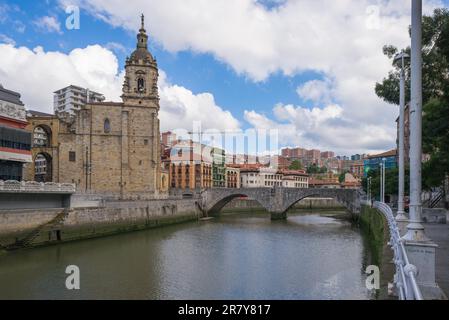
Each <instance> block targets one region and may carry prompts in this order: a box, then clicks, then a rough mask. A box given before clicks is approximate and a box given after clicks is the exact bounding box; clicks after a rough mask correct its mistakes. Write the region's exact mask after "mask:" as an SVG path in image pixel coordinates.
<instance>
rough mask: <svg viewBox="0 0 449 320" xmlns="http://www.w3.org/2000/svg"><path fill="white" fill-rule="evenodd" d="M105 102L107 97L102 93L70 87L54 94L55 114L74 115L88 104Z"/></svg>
mask: <svg viewBox="0 0 449 320" xmlns="http://www.w3.org/2000/svg"><path fill="white" fill-rule="evenodd" d="M104 100H105V97H104V95H103V94H101V93H98V92H95V91H91V90H89V89H85V88H82V87H78V86H74V85H70V86H68V87H66V88H63V89H60V90H58V91H55V92H54V95H53V107H54V111H55V114H68V115H73V114H74V111H75V110H79V109H80V108H81V106H84V105H85V104H87V103H90V102H93V103H94V102H103V101H104Z"/></svg>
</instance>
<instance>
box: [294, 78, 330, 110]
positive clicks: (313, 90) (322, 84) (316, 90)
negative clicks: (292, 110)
mask: <svg viewBox="0 0 449 320" xmlns="http://www.w3.org/2000/svg"><path fill="white" fill-rule="evenodd" d="M331 91H332V83H331V82H330V80H329V79H325V80H311V81H307V82H306V83H304V84H302V85H301V86H299V87H298V88H297V89H296V92H297V93H298V95H299V96H300V97H301V98H302V99H303V100H305V101H308V100H310V101H312V102H314V103H315V104H319V103H324V104H326V103H330V102H331V100H332V92H331Z"/></svg>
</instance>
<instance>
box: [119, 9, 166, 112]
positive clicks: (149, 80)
mask: <svg viewBox="0 0 449 320" xmlns="http://www.w3.org/2000/svg"><path fill="white" fill-rule="evenodd" d="M144 19H145V18H144V15H143V14H142V16H141V27H140V29H139V33H138V34H137V46H136V50H134V52H133V53H132V54H131V56H130V57H128V58H126V63H125V72H126V75H125V81H124V83H123V90H122V91H123V94H122V99H123V103H124V105H125V106H127V105H133V106H147V107H153V108H157V110H159V95H158V87H157V80H158V76H159V73H158V68H157V62H156V59H154V58H153V56H152V55H151V53H150V52H149V51H148V35H147V34H146V30H145V20H144Z"/></svg>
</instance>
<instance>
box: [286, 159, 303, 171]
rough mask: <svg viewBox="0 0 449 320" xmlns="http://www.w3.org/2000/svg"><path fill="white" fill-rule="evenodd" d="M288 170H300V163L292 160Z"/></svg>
mask: <svg viewBox="0 0 449 320" xmlns="http://www.w3.org/2000/svg"><path fill="white" fill-rule="evenodd" d="M289 169H290V170H301V169H302V163H301V161H299V160H293V161H292V163H291V165H290V167H289Z"/></svg>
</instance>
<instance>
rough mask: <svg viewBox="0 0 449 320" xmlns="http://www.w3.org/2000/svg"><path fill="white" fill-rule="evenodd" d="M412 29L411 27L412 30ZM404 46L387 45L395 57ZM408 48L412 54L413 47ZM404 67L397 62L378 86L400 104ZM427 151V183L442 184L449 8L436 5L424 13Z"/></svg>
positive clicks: (447, 133) (446, 149) (447, 129)
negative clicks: (429, 11) (401, 67)
mask: <svg viewBox="0 0 449 320" xmlns="http://www.w3.org/2000/svg"><path fill="white" fill-rule="evenodd" d="M409 32H410V30H409ZM399 51H400V50H399V49H398V48H396V47H394V46H391V45H387V46H385V47H384V48H383V52H384V54H385V55H386V56H387V57H388V58H390V59H393V58H394V56H395V55H396V54H397V53H398V52H399ZM405 51H406V52H407V53H409V54H410V48H409V47H408V48H406V49H405ZM405 76H406V101H409V100H410V64H409V63H407V65H406V70H405ZM399 78H400V67H399V66H398V65H394V66H393V69H392V70H391V71H390V72H389V74H388V76H387V77H386V78H384V79H383V81H382V82H381V83H377V84H376V87H375V92H376V94H377V95H378V96H379V97H380V98H381V99H383V100H384V101H386V102H388V103H391V104H396V105H398V104H399V81H400V80H399ZM423 105H424V107H423V151H424V152H425V153H427V154H429V155H430V160H429V161H428V162H426V163H425V164H424V165H423V177H424V178H423V186H424V188H426V189H430V188H432V187H437V186H441V185H442V184H443V181H444V179H445V178H446V177H447V176H448V174H449V10H447V9H436V10H435V11H434V13H433V15H432V16H425V17H423Z"/></svg>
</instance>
